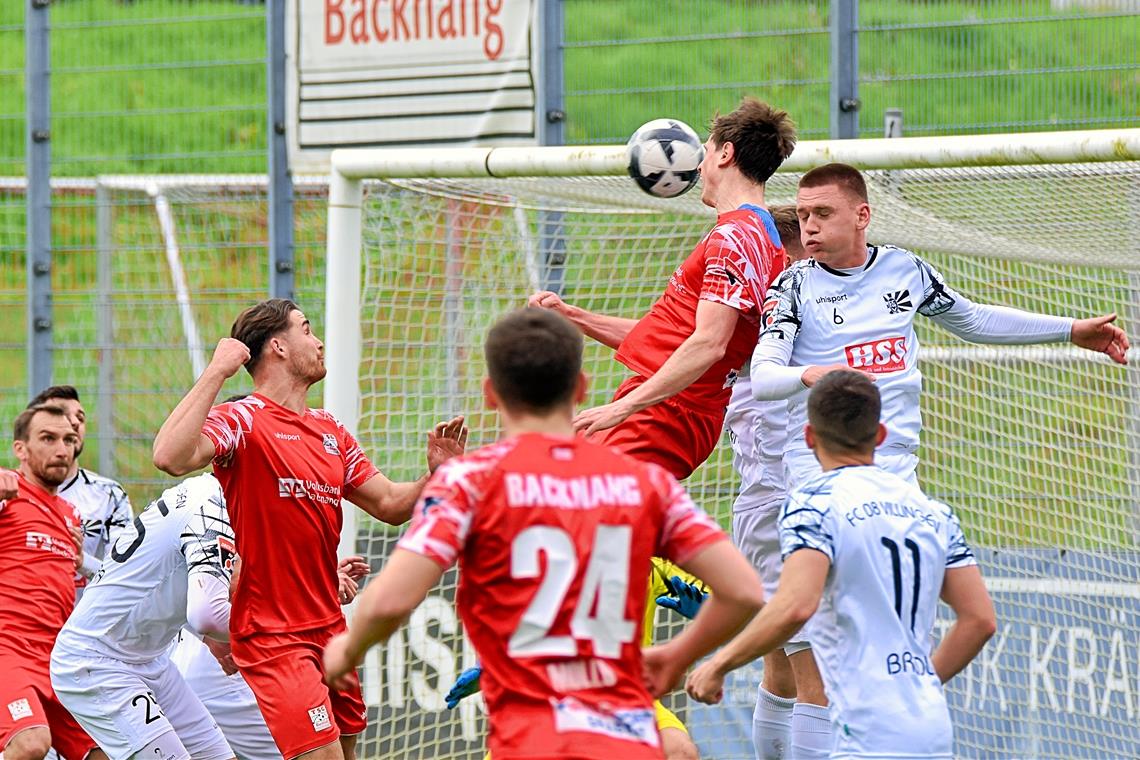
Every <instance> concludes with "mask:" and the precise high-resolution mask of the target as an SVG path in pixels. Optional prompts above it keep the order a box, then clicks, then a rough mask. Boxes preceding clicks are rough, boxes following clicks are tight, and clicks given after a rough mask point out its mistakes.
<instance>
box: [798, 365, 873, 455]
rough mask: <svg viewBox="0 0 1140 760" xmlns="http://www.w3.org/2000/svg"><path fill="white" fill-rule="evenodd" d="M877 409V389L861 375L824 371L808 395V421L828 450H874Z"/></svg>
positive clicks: (856, 451) (851, 451) (847, 371)
mask: <svg viewBox="0 0 1140 760" xmlns="http://www.w3.org/2000/svg"><path fill="white" fill-rule="evenodd" d="M881 410H882V401H881V400H880V398H879V389H878V388H876V387H875V384H874V383H873V382H871V380H870V379H869V378H868V377H867V376H866V375H864V374H863V373H862V372H853V371H851V370H846V369H840V370H835V371H834V372H828V373H827V374H826V375H824V376H823V377H822V378H820V379H819V381H818V382H817V383H816V384H815V385H814V386H812V389H811V393H810V394H809V395H808V422H809V423H811V429H812V432H814V433H815V437H816V439H817V440H818V442H819V443H821V444H822V445H823V447H824V448H825V449H827V450H828V451H834V452H838V453H869V452H871V451H874V449H875V443H876V439H877V438H878V434H879V412H880V411H881Z"/></svg>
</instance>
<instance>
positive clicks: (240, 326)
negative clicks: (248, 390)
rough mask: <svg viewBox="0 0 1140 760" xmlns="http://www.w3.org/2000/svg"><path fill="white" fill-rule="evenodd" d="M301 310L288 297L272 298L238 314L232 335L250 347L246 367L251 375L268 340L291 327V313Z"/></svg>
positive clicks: (231, 329) (231, 330) (231, 331)
mask: <svg viewBox="0 0 1140 760" xmlns="http://www.w3.org/2000/svg"><path fill="white" fill-rule="evenodd" d="M300 310H301V307H299V306H298V305H297V304H295V303H293V302H292V301H290V300H289V299H288V298H270V299H269V300H267V301H262V302H261V303H256V304H254V305H253V306H250V307H249V308H248V309H246V310H245V311H243V312H242V313H241V314H238V318H237V319H236V320H234V324H233V327H231V328H230V337H231V338H236V339H237V340H240V341H241V342H242V343H244V344H245V347H246V348H248V349H249V361H247V362H246V363H245V369H246V371H247V372H249V374H250V375H251V376H252V375H253V373H254V372H255V371H256V370H257V365H258V364H260V363H261V354H262V352H263V351H264V349H265V343H266V341H268V340H269V339H270V338H272V337H273V336H274V335H279V334H280V333H282V332H284V331H285V330H287V329H289V315H290V314H292V313H293V312H294V311H300Z"/></svg>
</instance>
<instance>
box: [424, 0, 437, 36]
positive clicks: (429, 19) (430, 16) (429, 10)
mask: <svg viewBox="0 0 1140 760" xmlns="http://www.w3.org/2000/svg"><path fill="white" fill-rule="evenodd" d="M426 13H427V22H428V26H427V32H428V33H427V36H428V39H429V40H430V39H431V38H432V36H433V35H432V27H433V26H435V24H434V23H433V22H434V19H433V16H434V15H435V14H434V13H432V7H431V0H427V11H426Z"/></svg>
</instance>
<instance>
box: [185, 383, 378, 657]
mask: <svg viewBox="0 0 1140 760" xmlns="http://www.w3.org/2000/svg"><path fill="white" fill-rule="evenodd" d="M202 432H203V433H205V434H206V435H207V436H208V437H209V438H210V440H211V441H213V443H214V454H215V456H214V474H215V475H216V476H217V478H218V480H219V481H220V482H221V484H222V491H223V492H224V493H225V496H226V505H227V506H228V507H229V513H230V521H231V523H232V524H233V529H234V538H235V539H236V542H237V552H238V554H239V555H240V556H241V559H242V572H241V575H240V576H239V577H238V584H237V588H236V589H235V591H234V600H233V612H232V614H231V617H230V630H231V631H232V632H233V633H234V634H236V635H238V636H248V635H250V634H253V633H286V632H294V631H304V630H309V629H313V628H322V627H324V626H327V625H329V624H331V623H334V622H336V621H338V620H341V618H342V615H341V611H340V604H339V603H338V601H337V589H338V587H339V586H338V583H337V575H336V566H337V556H336V550H337V544H338V543H339V541H340V529H341V525H342V523H343V518H344V516H343V513H342V512H341V506H340V500H341V499H342V498H344V497H345V496H347V495H348V494H350V493H352V491H354V490H355V489H356V488H358V487H359V486H361V485H362V484H363V483H364V482H365V481H367V480H368V479H369V478H371V477H372V476H373V475H375V474H376V472H377V470H376V468H375V467H374V466H373V465H372V462H370V461H368V457H367V456H366V455H365V454H364V451H363V449H361V448H360V444H358V443H357V442H356V439H355V438H353V437H352V435H351V434H350V433H349V432H348V431H347V430H345V428H344V426H343V425H341V424H340V422H338V421H337V419H336V418H335V417H333V416H332V415H331V414H329V413H328V412H326V411H325V410H323V409H306V410H305V411H304V412H303V413H301V414H297V413H296V412H294V411H292V410H289V409H286V408H285V407H283V406H280V405H278V404H275V403H274V402H272V401H270V400H269V399H267V398H265V397H264V396H261V395H259V394H256V393H255V394H252V395H250V396H246V397H245V398H244V399H242V400H241V401H234V402H232V403H228V404H221V405H219V406H215V407H214V408H213V409H211V410H210V414H209V415H208V416H207V418H206V426H205V427H204V428H203V429H202Z"/></svg>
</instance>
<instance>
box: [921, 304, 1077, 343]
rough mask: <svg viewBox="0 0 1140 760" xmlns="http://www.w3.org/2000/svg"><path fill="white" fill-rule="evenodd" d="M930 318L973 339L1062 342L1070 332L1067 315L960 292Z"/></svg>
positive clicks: (993, 341) (1070, 325) (982, 340)
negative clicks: (992, 303) (1014, 306)
mask: <svg viewBox="0 0 1140 760" xmlns="http://www.w3.org/2000/svg"><path fill="white" fill-rule="evenodd" d="M932 319H933V320H934V321H935V322H937V323H938V324H940V325H942V326H943V327H945V328H946V329H947V330H949V331H950V332H952V333H954V334H955V335H957V336H958V337H959V338H963V339H965V340H969V341H972V342H974V343H1003V344H1025V343H1064V342H1067V341H1068V340H1069V336H1070V335H1071V334H1072V332H1073V320H1072V319H1070V318H1068V317H1051V316H1049V315H1047V314H1034V313H1032V312H1028V311H1021V310H1020V309H1011V308H1009V307H1008V306H990V305H988V304H981V303H974V302H973V301H971V300H970V299H968V298H966V297H965V296H962V295H960V294H959V295H958V296H957V298H956V300H955V302H954V305H953V306H951V307H950V308H949V309H947V310H946V311H944V312H942V313H941V314H938V315H935V316H933V317H932Z"/></svg>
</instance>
